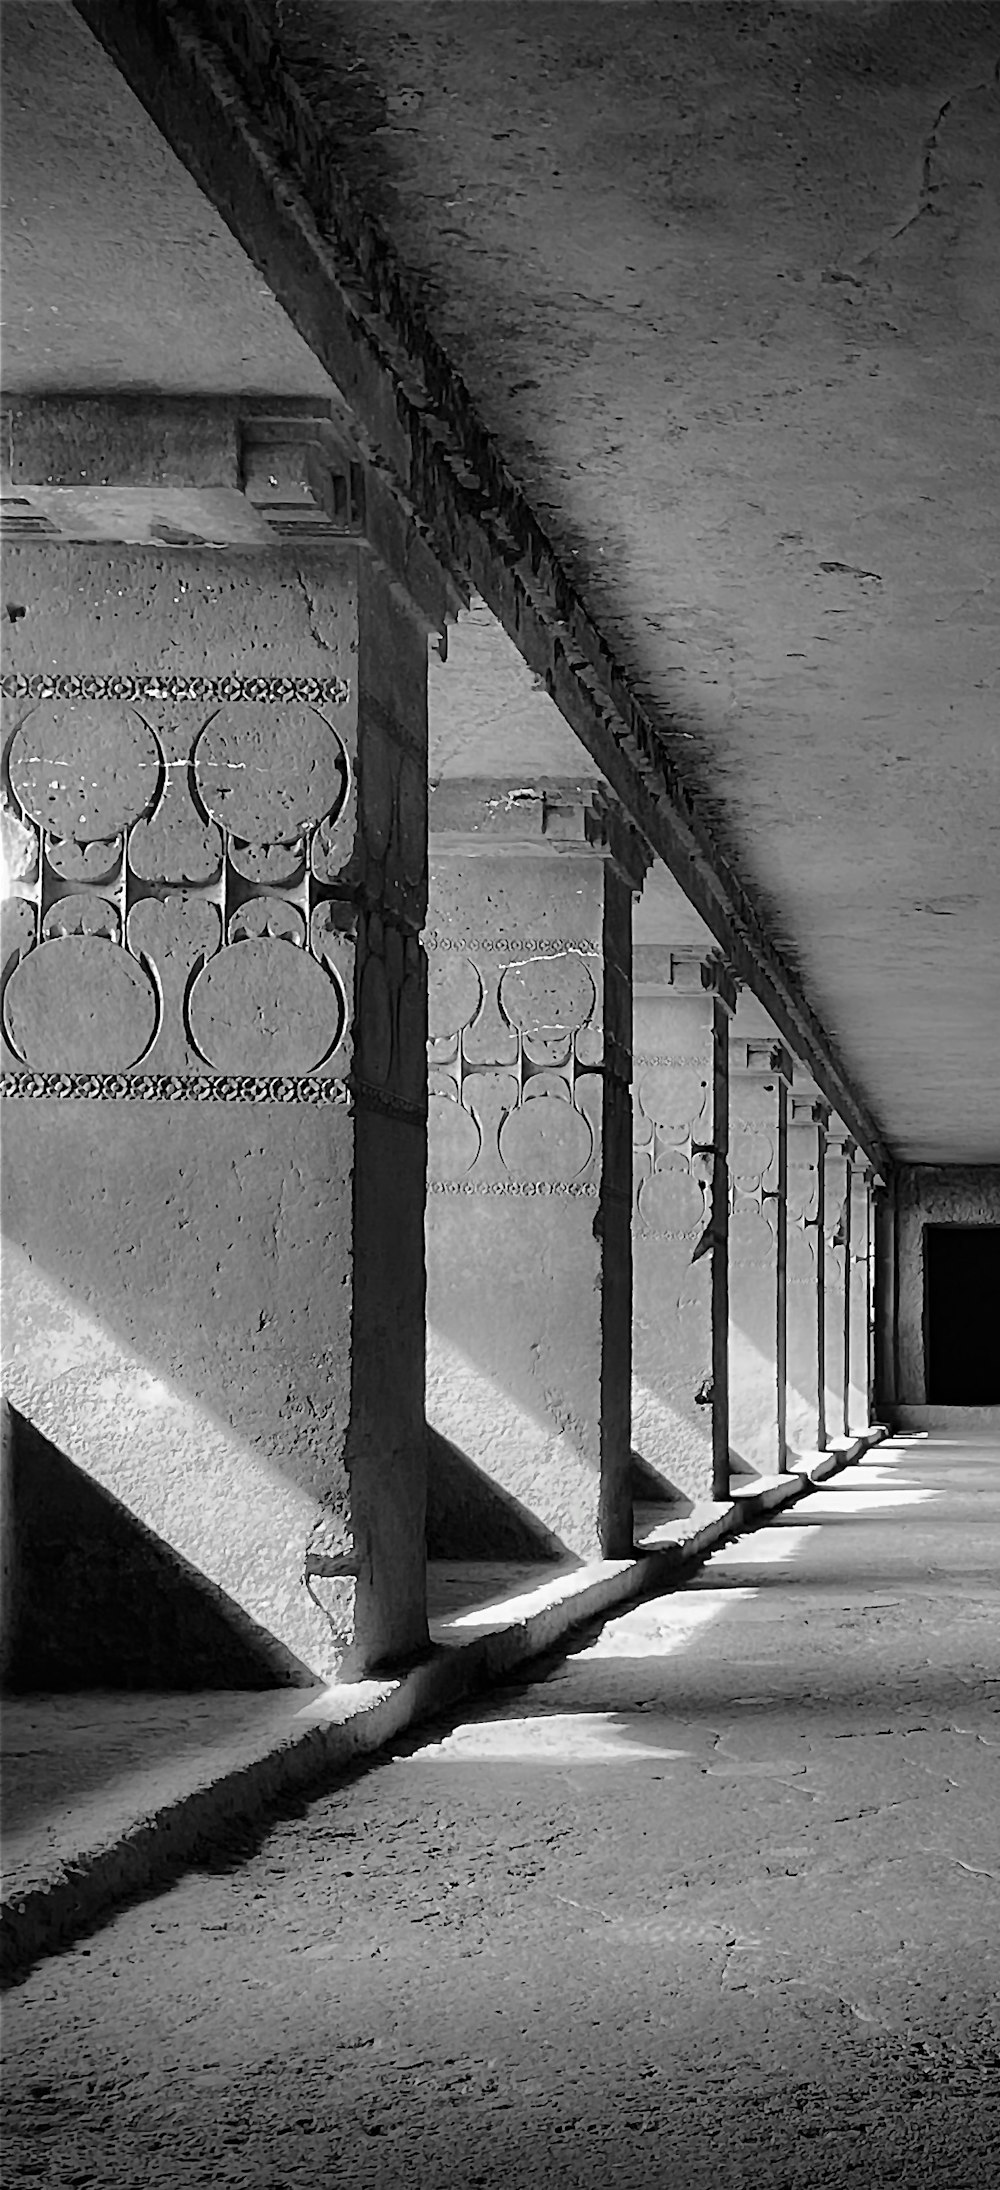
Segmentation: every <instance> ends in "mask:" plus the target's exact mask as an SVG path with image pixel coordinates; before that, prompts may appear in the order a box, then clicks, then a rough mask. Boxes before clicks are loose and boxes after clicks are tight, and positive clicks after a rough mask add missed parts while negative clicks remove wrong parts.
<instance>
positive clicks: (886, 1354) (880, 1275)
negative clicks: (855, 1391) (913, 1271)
mask: <svg viewBox="0 0 1000 2190" xmlns="http://www.w3.org/2000/svg"><path fill="white" fill-rule="evenodd" d="M872 1213H873V1219H874V1222H873V1240H872V1247H873V1253H872V1263H873V1267H872V1295H873V1340H874V1346H873V1351H874V1389H875V1412H876V1415H877V1416H878V1418H879V1419H880V1420H882V1421H884V1420H885V1418H886V1416H887V1415H888V1414H889V1413H890V1412H891V1410H892V1408H893V1407H894V1406H895V1405H896V1400H897V1397H898V1391H897V1378H896V1193H895V1185H894V1182H893V1181H892V1180H891V1179H890V1180H887V1181H885V1182H884V1183H883V1182H882V1181H881V1180H876V1182H875V1193H874V1207H873V1212H872Z"/></svg>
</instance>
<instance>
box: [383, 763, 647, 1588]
mask: <svg viewBox="0 0 1000 2190" xmlns="http://www.w3.org/2000/svg"><path fill="white" fill-rule="evenodd" d="M431 849H432V860H431V902H430V912H429V928H428V934H427V949H428V958H429V966H430V1120H429V1126H430V1138H429V1174H430V1175H429V1193H428V1207H427V1271H428V1372H427V1418H428V1422H429V1424H430V1426H431V1428H432V1430H435V1431H437V1432H439V1433H440V1434H441V1435H442V1436H444V1437H446V1438H447V1439H449V1441H450V1442H451V1443H452V1445H454V1446H456V1447H457V1448H458V1451H459V1453H460V1454H462V1455H464V1456H465V1458H466V1460H468V1461H471V1462H472V1463H473V1465H474V1467H475V1468H477V1469H479V1470H481V1471H482V1472H483V1473H485V1474H486V1475H487V1476H488V1477H489V1478H490V1480H491V1481H492V1482H493V1483H494V1484H496V1485H498V1486H499V1487H500V1489H501V1490H502V1491H503V1492H504V1493H505V1494H506V1496H508V1497H509V1498H513V1499H514V1500H515V1501H516V1502H517V1504H518V1505H519V1506H520V1507H521V1508H523V1509H525V1510H526V1511H527V1512H528V1513H530V1514H531V1515H533V1516H535V1517H536V1519H537V1520H538V1521H540V1522H541V1523H542V1524H543V1527H544V1529H545V1531H546V1532H547V1533H548V1535H549V1536H550V1537H554V1538H555V1539H556V1540H557V1542H558V1543H560V1544H561V1545H563V1546H564V1547H565V1548H566V1550H567V1551H570V1552H574V1553H576V1554H577V1556H578V1557H580V1558H583V1559H595V1558H600V1557H624V1556H627V1555H628V1554H629V1552H630V1551H631V1547H632V1504H631V1462H630V1437H629V1369H630V1314H631V1241H630V1201H631V1192H630V1188H631V1100H630V1082H631V995H630V953H631V917H632V892H633V890H635V889H637V888H638V887H639V885H640V883H641V880H642V875H643V872H644V867H645V863H646V855H645V854H644V852H643V850H642V848H641V847H640V844H639V840H638V839H637V838H636V837H635V835H634V833H633V832H632V831H631V829H630V828H629V827H628V825H627V824H626V823H625V822H624V820H622V819H620V818H619V817H618V816H617V815H616V814H614V813H613V812H612V811H611V810H610V808H608V807H606V806H598V805H596V804H594V803H593V802H591V801H590V800H589V797H584V798H581V797H580V796H579V795H577V796H575V797H574V796H570V795H569V794H562V793H557V792H554V791H549V792H545V793H542V792H539V793H538V794H533V793H525V792H524V791H522V790H518V789H513V788H511V787H510V786H490V785H480V784H459V783H445V784H443V785H442V786H441V787H440V789H439V790H438V791H437V792H436V793H435V796H434V800H433V802H432V837H431Z"/></svg>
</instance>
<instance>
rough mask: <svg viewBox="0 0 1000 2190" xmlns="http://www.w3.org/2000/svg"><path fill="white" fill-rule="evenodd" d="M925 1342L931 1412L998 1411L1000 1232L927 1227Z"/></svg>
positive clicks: (992, 1227)
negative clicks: (941, 1408) (955, 1409)
mask: <svg viewBox="0 0 1000 2190" xmlns="http://www.w3.org/2000/svg"><path fill="white" fill-rule="evenodd" d="M924 1339H925V1345H926V1358H927V1398H928V1402H929V1404H930V1405H931V1406H951V1407H995V1406H1000V1224H929V1225H928V1226H927V1228H926V1231H925V1233H924Z"/></svg>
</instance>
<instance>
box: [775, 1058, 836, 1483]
mask: <svg viewBox="0 0 1000 2190" xmlns="http://www.w3.org/2000/svg"><path fill="white" fill-rule="evenodd" d="M829 1117H830V1111H829V1106H828V1105H827V1104H826V1103H822V1102H819V1101H817V1100H816V1099H815V1098H814V1097H812V1096H809V1095H807V1096H804V1097H803V1096H799V1095H795V1094H793V1096H792V1100H791V1103H790V1105H789V1116H788V1246H787V1264H786V1289H785V1340H786V1362H787V1397H786V1431H787V1438H788V1444H789V1447H790V1449H791V1450H792V1451H793V1452H800V1453H801V1452H816V1451H822V1450H823V1448H824V1446H825V1444H826V1400H825V1379H824V1357H825V1329H824V1325H825V1302H824V1279H825V1254H824V1252H823V1251H822V1243H823V1225H824V1214H825V1187H826V1181H825V1170H824V1154H825V1147H826V1126H827V1124H828V1122H829Z"/></svg>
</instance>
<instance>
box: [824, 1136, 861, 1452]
mask: <svg viewBox="0 0 1000 2190" xmlns="http://www.w3.org/2000/svg"><path fill="white" fill-rule="evenodd" d="M856 1155H857V1147H856V1144H855V1142H854V1141H852V1139H851V1136H850V1134H849V1133H848V1131H847V1128H846V1126H843V1125H842V1124H841V1123H840V1120H839V1119H837V1118H833V1119H831V1121H830V1124H829V1126H828V1128H827V1135H826V1157H825V1166H824V1168H825V1179H826V1185H825V1194H826V1203H825V1209H824V1221H823V1238H824V1245H825V1253H824V1258H823V1285H824V1333H825V1341H824V1384H825V1390H826V1435H827V1442H828V1443H829V1441H830V1439H831V1438H834V1437H845V1436H846V1435H847V1411H848V1409H847V1378H848V1353H849V1347H850V1317H851V1289H850V1280H851V1173H852V1169H853V1164H854V1159H855V1157H856Z"/></svg>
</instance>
